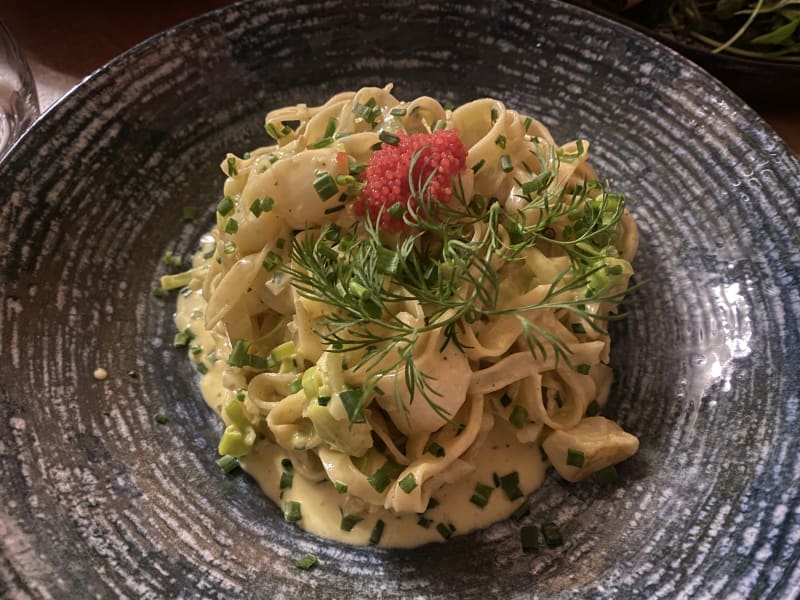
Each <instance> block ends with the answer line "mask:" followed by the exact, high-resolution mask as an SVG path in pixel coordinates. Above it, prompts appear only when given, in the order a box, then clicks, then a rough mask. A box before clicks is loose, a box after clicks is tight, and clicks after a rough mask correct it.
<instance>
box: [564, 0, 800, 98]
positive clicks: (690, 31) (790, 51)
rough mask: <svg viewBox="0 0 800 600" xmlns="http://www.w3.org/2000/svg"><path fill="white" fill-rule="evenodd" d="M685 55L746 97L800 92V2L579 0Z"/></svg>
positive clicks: (786, 94)
mask: <svg viewBox="0 0 800 600" xmlns="http://www.w3.org/2000/svg"><path fill="white" fill-rule="evenodd" d="M579 3H580V4H582V5H584V6H588V7H589V8H591V9H593V10H599V12H602V13H604V14H606V16H610V17H612V18H615V19H616V20H621V21H623V22H625V23H626V24H628V25H630V26H633V27H634V28H636V29H639V30H640V31H642V30H643V31H645V32H646V33H648V34H649V35H652V36H654V37H656V38H657V39H659V40H660V41H662V42H664V43H666V44H667V45H669V46H671V47H673V48H674V49H676V50H678V51H679V52H681V53H682V54H684V55H686V56H688V57H689V58H691V59H692V60H694V61H695V62H696V63H698V64H699V65H700V66H702V67H704V68H705V69H707V70H708V71H710V72H711V73H712V74H714V75H716V76H717V77H718V78H720V79H721V80H722V81H723V82H724V83H726V84H727V85H728V86H730V87H731V88H732V89H733V90H734V91H736V92H738V93H739V94H740V95H742V96H743V97H745V98H747V99H749V100H758V101H770V102H773V103H788V102H790V101H791V99H792V98H795V97H796V94H797V93H798V92H800V0H579Z"/></svg>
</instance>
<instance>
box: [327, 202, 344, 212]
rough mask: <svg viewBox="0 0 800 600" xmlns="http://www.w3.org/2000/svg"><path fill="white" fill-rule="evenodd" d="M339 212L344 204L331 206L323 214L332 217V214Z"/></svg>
mask: <svg viewBox="0 0 800 600" xmlns="http://www.w3.org/2000/svg"><path fill="white" fill-rule="evenodd" d="M340 210H344V204H337V205H336V206H331V207H330V208H326V209H325V214H326V215H332V214H333V213H337V212H339V211H340Z"/></svg>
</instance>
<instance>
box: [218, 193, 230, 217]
mask: <svg viewBox="0 0 800 600" xmlns="http://www.w3.org/2000/svg"><path fill="white" fill-rule="evenodd" d="M232 210H233V200H231V197H230V196H224V197H223V198H222V200H220V201H219V204H217V212H218V213H219V214H221V215H222V216H223V217H224V216H226V215H227V214H228V213H229V212H231V211H232Z"/></svg>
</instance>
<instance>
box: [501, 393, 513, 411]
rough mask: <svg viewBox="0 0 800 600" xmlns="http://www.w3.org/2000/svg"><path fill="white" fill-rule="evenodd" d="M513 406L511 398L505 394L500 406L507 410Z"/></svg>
mask: <svg viewBox="0 0 800 600" xmlns="http://www.w3.org/2000/svg"><path fill="white" fill-rule="evenodd" d="M510 404H511V396H509V395H508V394H503V395H502V396H500V406H502V407H503V408H507V407H508V406H509V405H510Z"/></svg>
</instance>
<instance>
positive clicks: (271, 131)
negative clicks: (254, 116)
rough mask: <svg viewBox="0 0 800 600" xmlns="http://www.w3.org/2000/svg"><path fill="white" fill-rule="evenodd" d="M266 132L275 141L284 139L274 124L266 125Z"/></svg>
mask: <svg viewBox="0 0 800 600" xmlns="http://www.w3.org/2000/svg"><path fill="white" fill-rule="evenodd" d="M264 130H265V131H266V132H267V135H269V136H270V137H271V138H272V139H274V140H279V139H281V138H282V137H283V135H282V134H281V132H280V131H278V128H277V127H275V125H274V124H273V123H267V124H266V125H264Z"/></svg>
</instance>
